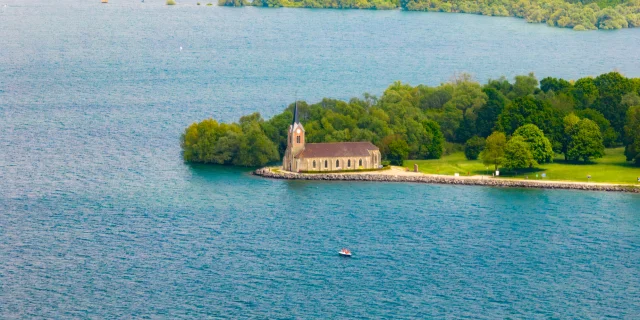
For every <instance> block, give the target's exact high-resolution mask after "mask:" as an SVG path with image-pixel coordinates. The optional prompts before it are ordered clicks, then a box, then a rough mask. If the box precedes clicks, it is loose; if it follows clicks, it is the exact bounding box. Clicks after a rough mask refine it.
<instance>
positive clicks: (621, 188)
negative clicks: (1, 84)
mask: <svg viewBox="0 0 640 320" xmlns="http://www.w3.org/2000/svg"><path fill="white" fill-rule="evenodd" d="M272 168H273V167H264V168H260V169H257V170H255V171H253V172H252V173H251V174H253V175H256V176H260V177H263V178H269V179H282V180H319V181H371V182H405V183H407V182H409V183H428V184H449V185H466V186H485V187H506V188H536V189H564V190H583V191H607V192H629V193H640V186H634V185H625V184H613V183H595V182H574V181H552V180H546V181H542V180H515V179H499V178H498V179H496V178H490V177H485V176H469V177H466V176H461V177H454V176H445V175H430V174H424V173H416V172H409V171H403V170H400V169H398V168H397V167H393V168H392V170H385V171H377V172H349V173H331V172H328V173H294V172H288V171H282V170H278V171H273V170H272Z"/></svg>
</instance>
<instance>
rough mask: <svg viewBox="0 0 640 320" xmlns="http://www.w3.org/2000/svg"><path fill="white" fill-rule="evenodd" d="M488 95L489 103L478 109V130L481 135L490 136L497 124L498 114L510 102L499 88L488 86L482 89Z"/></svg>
mask: <svg viewBox="0 0 640 320" xmlns="http://www.w3.org/2000/svg"><path fill="white" fill-rule="evenodd" d="M482 91H483V92H484V93H485V94H486V95H487V103H486V104H485V105H484V106H482V107H480V109H478V111H477V118H476V131H477V133H478V135H479V136H481V137H484V138H486V137H488V136H489V135H490V134H491V132H492V130H493V129H494V128H495V126H496V122H497V121H498V116H500V114H501V113H502V111H503V110H504V108H505V106H506V105H507V103H508V102H509V101H508V100H507V98H506V97H505V96H504V95H503V94H502V93H501V92H500V91H498V90H497V89H494V88H491V87H486V88H484V89H483V90H482Z"/></svg>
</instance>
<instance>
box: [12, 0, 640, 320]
mask: <svg viewBox="0 0 640 320" xmlns="http://www.w3.org/2000/svg"><path fill="white" fill-rule="evenodd" d="M97 2H98V1H71V0H64V1H57V2H49V1H17V0H0V318H39V317H45V318H141V317H152V318H182V317H185V318H205V317H228V318H241V317H257V318H281V317H282V318H341V317H344V318H382V317H387V318H390V317H392V318H434V317H454V318H460V317H469V318H488V319H495V318H504V317H512V318H550V317H556V318H605V317H612V318H629V319H633V318H637V317H638V316H639V315H640V288H639V285H638V279H640V267H639V265H640V235H639V233H640V209H639V208H640V197H638V196H637V195H630V194H611V193H587V192H573V191H546V190H518V189H494V188H479V187H475V188H474V187H452V186H431V185H417V184H379V183H318V182H283V181H271V180H262V179H258V178H255V177H252V176H250V175H249V174H248V171H247V170H240V169H232V168H220V167H207V166H190V165H185V164H184V163H182V161H181V160H180V150H179V146H178V138H179V135H180V132H181V130H182V129H183V128H184V127H185V126H186V125H187V124H189V123H190V122H193V121H197V120H200V119H202V118H205V117H209V116H211V117H214V118H217V119H222V120H234V119H237V118H238V117H239V116H240V115H242V114H245V113H249V112H252V111H254V110H259V111H260V112H262V113H263V114H265V115H267V116H269V115H272V114H274V113H276V112H280V110H281V109H282V106H283V105H284V104H286V103H288V102H290V101H292V100H293V97H294V96H295V95H296V92H297V96H298V97H300V98H303V99H307V100H311V101H314V100H315V99H319V98H320V97H323V96H331V97H337V98H348V97H350V96H353V95H359V94H360V93H362V92H365V91H369V92H372V93H376V94H379V93H380V92H381V91H382V90H383V89H384V88H385V87H386V86H387V85H388V84H389V83H391V82H392V81H394V80H403V81H408V82H410V83H413V84H417V83H428V84H432V85H435V84H438V83H439V82H442V81H446V80H447V79H448V78H449V77H450V76H451V75H452V74H453V73H454V72H462V71H467V72H471V73H473V74H474V75H475V76H476V77H477V78H478V79H479V80H483V81H484V80H486V79H487V78H492V77H493V78H495V77H498V76H500V75H503V74H504V75H507V76H509V77H512V76H513V75H515V74H521V73H525V72H529V71H535V72H536V73H537V74H538V75H543V76H546V75H552V76H561V77H567V78H577V77H581V76H585V75H597V74H599V73H602V72H607V71H610V70H612V69H618V70H619V71H621V72H623V73H625V74H627V75H628V76H640V58H639V57H640V55H638V54H637V52H638V51H640V29H637V30H635V29H634V30H620V31H616V32H585V33H576V32H571V31H570V30H563V29H555V28H549V27H546V26H544V25H531V24H526V23H524V22H523V21H521V20H517V19H510V18H489V17H480V16H471V15H449V14H423V13H405V12H398V11H389V12H372V11H337V10H287V9H274V10H260V9H256V8H245V9H229V8H219V7H203V6H200V7H197V6H195V5H194V4H195V1H192V2H187V1H182V2H181V5H179V6H176V7H166V6H163V5H162V4H161V3H162V2H163V1H155V2H150V1H149V0H147V1H146V3H145V4H142V3H140V2H138V1H117V0H111V1H110V4H108V5H100V4H99V3H97ZM4 4H7V7H4V6H3V5H4ZM181 46H182V47H183V50H182V51H180V47H181ZM344 246H346V247H349V248H350V249H351V250H352V251H353V252H354V257H353V258H352V259H341V258H339V257H338V256H337V250H339V249H340V248H341V247H344Z"/></svg>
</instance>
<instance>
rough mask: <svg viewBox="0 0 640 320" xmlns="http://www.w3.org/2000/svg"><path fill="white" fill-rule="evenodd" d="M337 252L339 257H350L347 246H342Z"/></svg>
mask: <svg viewBox="0 0 640 320" xmlns="http://www.w3.org/2000/svg"><path fill="white" fill-rule="evenodd" d="M338 254H339V255H340V256H341V257H351V251H350V250H349V249H347V248H342V250H340V252H338Z"/></svg>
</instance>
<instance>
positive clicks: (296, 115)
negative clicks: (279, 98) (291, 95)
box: [291, 100, 300, 126]
mask: <svg viewBox="0 0 640 320" xmlns="http://www.w3.org/2000/svg"><path fill="white" fill-rule="evenodd" d="M296 123H300V120H298V101H297V100H296V106H295V107H294V108H293V122H292V123H291V125H292V126H294V125H295V124H296Z"/></svg>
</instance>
